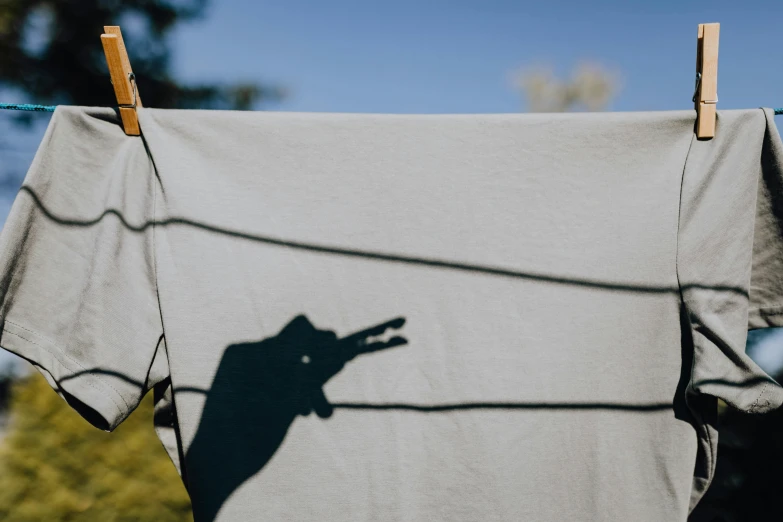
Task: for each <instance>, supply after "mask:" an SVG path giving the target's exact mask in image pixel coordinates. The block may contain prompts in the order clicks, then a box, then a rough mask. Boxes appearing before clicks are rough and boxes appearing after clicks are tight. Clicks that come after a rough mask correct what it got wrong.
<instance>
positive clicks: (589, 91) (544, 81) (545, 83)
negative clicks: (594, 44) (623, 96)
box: [513, 63, 620, 112]
mask: <svg viewBox="0 0 783 522" xmlns="http://www.w3.org/2000/svg"><path fill="white" fill-rule="evenodd" d="M513 83H514V86H515V87H516V88H517V89H519V90H520V91H521V92H522V94H523V96H524V97H525V99H526V102H527V110H528V111H530V112H565V111H570V110H580V109H581V110H585V109H586V110H588V111H601V110H604V109H606V107H607V105H608V104H609V102H610V101H611V100H612V98H613V97H614V96H615V95H616V94H617V91H618V90H619V86H620V80H619V76H618V75H617V74H616V73H614V72H611V71H609V70H607V69H605V68H604V67H602V66H600V65H598V64H594V63H583V64H581V65H579V66H578V67H577V68H576V69H575V70H574V72H573V74H572V75H571V78H570V79H569V80H567V81H561V80H558V79H557V78H556V77H555V75H554V73H553V72H552V70H551V69H549V68H537V69H529V70H522V71H518V72H516V73H515V74H514V75H513Z"/></svg>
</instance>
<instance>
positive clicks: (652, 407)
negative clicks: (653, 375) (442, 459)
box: [331, 402, 674, 413]
mask: <svg viewBox="0 0 783 522" xmlns="http://www.w3.org/2000/svg"><path fill="white" fill-rule="evenodd" d="M331 405H332V406H333V407H334V408H335V409H338V408H341V409H348V410H405V411H417V412H424V413H426V412H440V411H455V410H619V411H665V410H671V409H672V408H673V406H674V405H673V404H672V403H671V402H656V403H649V404H622V403H610V402H466V403H453V404H432V405H423V404H407V403H378V404H375V403H363V402H332V403H331Z"/></svg>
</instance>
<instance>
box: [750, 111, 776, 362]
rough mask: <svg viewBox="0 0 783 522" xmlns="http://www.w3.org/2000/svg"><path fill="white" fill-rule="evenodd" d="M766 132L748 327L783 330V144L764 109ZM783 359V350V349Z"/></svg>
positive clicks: (759, 188)
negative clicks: (778, 328) (779, 328)
mask: <svg viewBox="0 0 783 522" xmlns="http://www.w3.org/2000/svg"><path fill="white" fill-rule="evenodd" d="M764 114H765V117H766V124H767V126H766V132H765V133H764V142H763V145H762V151H761V175H760V178H759V187H758V199H757V203H756V224H755V229H754V234H753V265H752V267H753V268H752V272H751V279H750V309H749V313H748V327H749V328H751V329H753V328H767V327H783V142H781V139H780V134H779V133H778V130H777V128H776V126H775V119H774V112H773V111H772V110H770V109H765V110H764ZM781 357H783V349H781Z"/></svg>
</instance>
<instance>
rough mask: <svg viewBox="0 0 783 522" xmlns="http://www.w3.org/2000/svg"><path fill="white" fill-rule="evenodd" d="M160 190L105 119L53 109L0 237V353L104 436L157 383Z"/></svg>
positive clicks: (143, 161)
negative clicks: (31, 371)
mask: <svg viewBox="0 0 783 522" xmlns="http://www.w3.org/2000/svg"><path fill="white" fill-rule="evenodd" d="M158 189H159V186H158V185H157V177H156V175H155V170H154V166H153V165H152V162H151V160H150V158H149V156H148V154H147V152H146V149H145V147H144V143H143V141H142V139H141V138H139V137H130V136H126V135H125V133H124V132H123V130H122V128H121V126H120V125H119V124H118V122H117V118H116V116H115V113H114V112H113V111H111V110H110V109H88V108H81V107H58V108H57V110H56V111H55V113H54V115H53V117H52V120H51V122H50V124H49V127H48V129H47V131H46V134H45V136H44V138H43V141H42V143H41V145H40V147H39V149H38V152H37V153H36V156H35V159H34V161H33V164H32V166H31V167H30V170H29V171H28V173H27V176H26V177H25V180H24V183H23V185H22V187H21V189H20V190H19V193H18V195H17V196H16V199H15V201H14V203H13V206H12V208H11V212H10V215H9V217H8V219H7V221H6V223H5V226H4V227H3V231H2V235H0V324H1V325H2V333H0V345H1V346H2V347H3V348H5V349H6V350H9V351H11V352H13V353H16V354H17V355H19V356H21V357H23V358H25V359H27V360H28V361H30V362H31V363H32V364H33V365H34V366H35V367H36V368H37V369H38V370H39V371H40V372H41V373H42V374H43V375H44V377H46V379H47V381H48V382H49V384H50V385H51V386H52V387H53V388H54V389H55V390H56V391H57V393H58V394H59V395H60V396H61V397H62V398H63V399H65V400H66V401H67V402H68V403H69V404H70V405H71V406H72V407H73V408H74V409H76V410H77V411H78V412H79V413H80V414H81V415H82V416H83V417H85V418H86V419H87V420H88V421H89V422H91V423H92V424H93V425H95V426H96V427H98V428H100V429H103V430H106V431H111V430H113V429H114V428H115V427H116V426H117V425H119V424H120V423H121V422H122V421H123V420H124V419H125V418H126V417H127V416H128V415H129V414H130V413H131V412H132V411H133V410H134V409H135V408H136V406H137V405H138V404H139V402H140V400H141V398H142V397H143V396H144V394H145V393H146V392H147V391H148V390H149V389H151V388H152V387H153V386H154V385H155V384H156V382H154V381H159V380H161V379H163V378H165V376H164V375H162V373H163V372H160V371H156V370H155V369H154V368H153V362H154V361H155V360H156V356H157V357H160V356H161V353H159V351H161V352H162V351H163V349H162V348H161V346H163V328H162V321H161V314H160V310H159V305H158V297H157V287H156V277H155V260H154V245H153V242H154V227H153V223H154V219H153V216H154V212H155V199H156V192H157V190H158ZM158 366H160V362H158V364H156V365H154V367H155V368H157V367H158Z"/></svg>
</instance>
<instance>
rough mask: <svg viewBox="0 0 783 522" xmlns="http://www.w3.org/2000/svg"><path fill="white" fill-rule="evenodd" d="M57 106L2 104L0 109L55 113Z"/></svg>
mask: <svg viewBox="0 0 783 522" xmlns="http://www.w3.org/2000/svg"><path fill="white" fill-rule="evenodd" d="M56 108H57V106H56V105H33V104H32V103H0V109H10V110H14V111H37V112H54V109H56Z"/></svg>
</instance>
